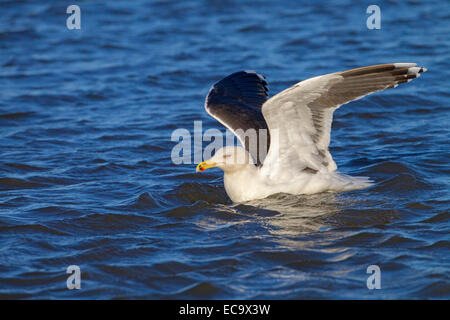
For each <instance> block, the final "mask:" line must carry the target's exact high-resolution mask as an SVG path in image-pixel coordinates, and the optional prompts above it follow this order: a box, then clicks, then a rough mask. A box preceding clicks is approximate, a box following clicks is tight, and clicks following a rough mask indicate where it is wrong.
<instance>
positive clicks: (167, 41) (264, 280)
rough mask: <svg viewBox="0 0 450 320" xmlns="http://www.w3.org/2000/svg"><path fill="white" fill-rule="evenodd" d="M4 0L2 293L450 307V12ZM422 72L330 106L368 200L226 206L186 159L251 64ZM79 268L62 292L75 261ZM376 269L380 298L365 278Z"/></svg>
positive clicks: (403, 7)
mask: <svg viewBox="0 0 450 320" xmlns="http://www.w3.org/2000/svg"><path fill="white" fill-rule="evenodd" d="M77 4H79V6H80V8H81V30H68V29H67V28H66V18H67V17H68V15H67V14H66V7H67V5H68V4H66V3H65V2H64V1H53V2H50V1H21V2H16V1H1V7H2V10H1V14H0V67H1V68H0V88H1V91H0V298H69V299H72V298H95V299H98V298H100V299H109V298H208V299H209V298H262V299H266V298H275V299H286V298H289V299H291V298H326V299H336V298H344V299H349V298H356V299H360V298H376V299H378V298H406V299H409V298H440V299H442V298H446V299H448V298H450V283H449V276H448V273H449V204H450V197H449V196H450V194H449V188H448V185H449V182H450V181H449V180H450V179H449V164H448V163H449V146H448V142H449V120H450V119H449V92H450V90H449V89H450V87H449V78H450V71H449V70H450V54H449V34H450V27H449V26H450V10H449V3H448V2H447V1H437V0H433V1H386V2H383V3H382V4H380V7H381V15H382V21H381V30H368V29H367V27H366V19H367V17H368V16H369V15H368V14H366V8H367V6H368V5H370V4H372V3H370V2H367V1H362V2H355V3H352V2H350V1H338V2H336V1H333V2H330V3H329V4H320V3H319V2H317V3H316V2H314V3H312V2H310V1H292V2H283V1H273V2H267V1H266V2H260V1H248V2H247V3H244V2H243V1H237V0H236V1H229V0H220V1H218V0H213V1H206V0H205V1H185V2H184V1H183V2H181V1H165V0H161V1H132V2H131V1H77ZM385 62H417V63H418V64H419V65H421V66H425V67H427V68H428V69H429V71H428V72H427V73H425V74H424V75H423V76H422V77H421V78H420V79H417V80H415V81H413V82H411V83H408V84H406V85H402V86H399V87H398V88H396V89H394V90H388V91H386V92H383V93H378V94H375V95H372V96H369V97H366V98H365V99H363V100H359V101H356V102H354V103H352V104H350V105H346V106H344V107H342V108H341V109H339V110H338V111H337V112H336V113H335V122H334V125H333V133H332V142H331V151H332V154H333V155H334V158H335V161H336V163H337V164H338V166H339V168H340V170H341V171H342V172H344V173H347V174H353V175H362V176H369V177H371V178H372V179H373V180H375V182H376V184H375V185H374V186H373V187H371V188H368V189H366V190H360V191H354V192H347V193H336V194H333V193H326V194H317V195H313V196H288V195H275V196H272V197H271V198H269V199H264V200H262V201H255V202H252V203H246V204H239V205H237V204H233V203H231V202H230V201H229V200H228V198H227V196H226V193H225V191H224V188H223V185H222V174H221V171H219V170H208V171H209V172H206V173H204V174H195V164H194V163H193V164H190V165H187V164H184V165H178V166H177V165H175V164H173V163H172V161H171V151H172V148H173V147H174V145H175V144H176V142H172V141H171V139H170V138H171V133H172V131H173V130H175V129H177V128H186V129H188V130H190V131H193V126H194V121H195V120H202V121H203V130H206V129H208V128H220V129H221V130H222V129H223V127H222V126H221V125H220V124H219V123H218V122H216V121H215V120H214V119H212V118H210V117H209V116H208V115H207V114H206V112H205V111H204V109H203V101H204V97H205V95H206V93H207V91H208V89H209V87H210V85H211V84H212V83H214V82H215V81H218V80H219V79H221V78H222V77H224V76H226V75H228V74H230V73H232V72H235V71H239V70H243V69H254V70H256V71H258V72H259V73H262V74H264V75H266V77H267V79H268V82H269V87H270V92H269V93H270V94H271V95H273V94H274V93H277V92H279V91H280V90H282V89H284V88H286V87H288V86H290V85H292V84H294V83H296V82H298V81H300V80H303V79H306V78H309V77H312V76H316V75H320V74H325V73H329V72H335V71H340V70H344V69H347V68H353V67H358V66H364V65H369V64H376V63H385ZM72 264H74V265H78V266H80V268H81V273H82V274H81V277H82V280H81V287H82V288H81V290H67V288H66V279H67V277H68V275H67V274H66V268H67V267H68V266H69V265H72ZM374 264H375V265H378V266H379V267H380V268H381V286H382V288H381V290H368V289H367V287H366V280H367V277H368V276H369V275H368V274H367V273H366V269H367V267H368V266H369V265H374Z"/></svg>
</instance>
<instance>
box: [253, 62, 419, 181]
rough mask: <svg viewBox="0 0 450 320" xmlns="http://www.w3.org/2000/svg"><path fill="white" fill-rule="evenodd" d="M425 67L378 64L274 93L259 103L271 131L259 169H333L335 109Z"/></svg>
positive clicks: (272, 171)
mask: <svg viewBox="0 0 450 320" xmlns="http://www.w3.org/2000/svg"><path fill="white" fill-rule="evenodd" d="M425 71H426V69H425V68H419V67H416V64H415V63H390V64H379V65H373V66H367V67H362V68H357V69H351V70H347V71H342V72H336V73H331V74H327V75H323V76H319V77H315V78H310V79H307V80H305V81H302V82H299V83H297V84H295V85H294V86H292V87H290V88H288V89H286V90H284V91H282V92H280V93H278V94H277V95H275V96H274V97H272V98H271V99H269V100H268V101H267V102H265V103H264V105H263V107H262V112H263V115H264V118H265V119H266V122H267V124H268V127H269V130H270V135H271V146H270V149H269V153H268V155H267V157H266V159H265V161H264V164H263V168H264V169H267V174H269V175H272V174H273V175H274V176H277V175H278V176H279V175H280V173H281V171H285V172H287V173H289V171H290V169H291V170H292V169H295V170H297V171H298V170H307V171H310V170H312V171H311V172H315V171H334V170H336V164H335V163H334V161H333V159H332V157H331V154H330V153H329V151H328V146H329V144H330V132H331V123H332V120H333V112H334V110H336V109H337V108H339V107H340V106H341V105H342V104H345V103H348V102H350V101H353V100H357V99H359V98H362V97H364V96H365V95H368V94H370V93H373V92H376V91H381V90H385V89H389V88H394V87H396V86H397V85H399V84H401V83H405V82H408V81H411V80H412V79H414V78H417V77H418V76H419V75H420V73H422V72H425Z"/></svg>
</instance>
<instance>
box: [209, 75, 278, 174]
mask: <svg viewBox="0 0 450 320" xmlns="http://www.w3.org/2000/svg"><path fill="white" fill-rule="evenodd" d="M267 91H268V89H267V82H266V80H265V78H264V76H262V75H259V74H257V73H256V72H254V71H240V72H236V73H233V74H231V75H229V76H228V77H226V78H223V79H222V80H220V81H219V82H217V83H216V84H215V85H213V86H212V87H211V89H210V90H209V92H208V95H207V97H206V100H205V109H206V111H207V112H208V113H209V114H210V115H211V116H213V117H214V118H215V119H217V120H218V121H219V122H220V123H222V124H223V125H224V126H225V127H227V128H228V129H230V130H231V131H232V132H233V133H234V134H235V135H236V136H237V137H238V139H239V140H240V141H241V143H242V145H243V146H244V147H245V149H246V150H247V151H248V152H249V153H250V154H251V155H252V157H253V160H254V161H255V163H256V164H257V165H260V164H261V163H262V162H263V161H264V158H265V156H266V154H267V150H268V149H269V144H270V142H269V139H270V137H269V130H268V127H267V123H266V120H264V117H263V114H262V111H261V107H262V105H263V103H264V102H266V100H267ZM255 134H256V136H255ZM254 138H255V139H256V141H255V140H254Z"/></svg>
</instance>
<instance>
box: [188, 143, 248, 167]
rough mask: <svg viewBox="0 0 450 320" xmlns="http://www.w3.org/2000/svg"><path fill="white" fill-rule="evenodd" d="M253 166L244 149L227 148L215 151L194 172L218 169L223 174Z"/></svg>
mask: <svg viewBox="0 0 450 320" xmlns="http://www.w3.org/2000/svg"><path fill="white" fill-rule="evenodd" d="M253 165H254V162H253V159H252V157H251V156H250V154H249V153H248V152H247V151H246V150H245V149H244V148H242V147H235V146H227V147H223V148H221V149H219V150H217V152H216V153H215V154H214V156H212V157H211V158H210V159H208V160H206V161H204V162H202V163H199V164H198V166H197V169H196V171H197V172H198V171H204V170H206V169H209V168H214V167H218V168H220V169H222V170H223V171H224V172H233V171H237V170H241V169H244V168H246V167H247V166H253Z"/></svg>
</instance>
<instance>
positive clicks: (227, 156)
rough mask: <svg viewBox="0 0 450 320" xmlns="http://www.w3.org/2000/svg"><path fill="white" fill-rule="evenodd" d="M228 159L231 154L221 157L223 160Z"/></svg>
mask: <svg viewBox="0 0 450 320" xmlns="http://www.w3.org/2000/svg"><path fill="white" fill-rule="evenodd" d="M229 157H231V154H224V155H223V158H224V159H226V158H229Z"/></svg>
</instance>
